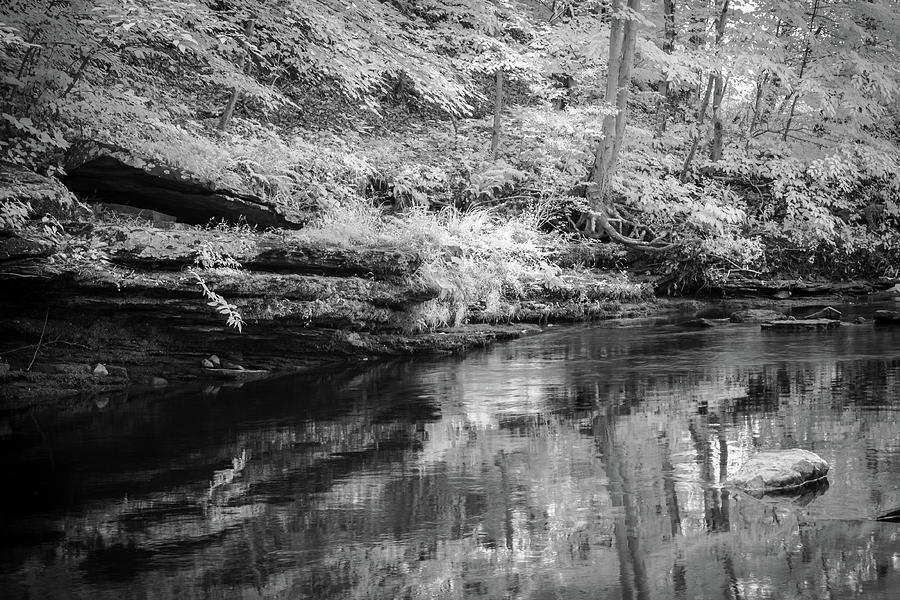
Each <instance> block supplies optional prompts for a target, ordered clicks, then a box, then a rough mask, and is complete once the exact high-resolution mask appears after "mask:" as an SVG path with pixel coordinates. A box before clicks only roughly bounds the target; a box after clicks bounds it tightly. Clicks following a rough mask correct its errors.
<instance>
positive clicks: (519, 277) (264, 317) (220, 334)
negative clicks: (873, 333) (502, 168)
mask: <svg viewBox="0 0 900 600" xmlns="http://www.w3.org/2000/svg"><path fill="white" fill-rule="evenodd" d="M7 173H9V171H7ZM7 183H9V186H8V187H7V189H11V190H12V191H13V195H15V197H16V198H18V199H20V200H22V201H27V202H28V204H29V205H30V206H31V207H32V212H31V213H30V214H29V215H28V218H23V219H22V220H21V222H20V223H19V225H18V227H16V228H15V229H9V228H7V229H6V230H5V231H4V233H3V235H2V236H0V290H2V291H0V311H2V314H3V315H4V318H3V319H0V377H2V378H3V384H2V386H0V406H2V407H3V408H4V409H5V410H17V409H22V408H27V407H30V406H34V405H37V404H41V405H46V404H51V403H56V402H63V403H64V402H69V401H73V399H76V398H84V397H98V398H105V397H113V396H116V397H120V396H121V395H122V393H128V391H129V390H132V391H134V392H135V393H143V392H145V391H148V390H149V391H150V392H152V391H153V390H159V389H161V388H164V387H165V386H168V385H170V384H183V383H185V382H191V381H193V382H199V383H208V384H209V385H212V386H215V385H217V384H218V383H221V382H229V383H232V384H233V383H234V382H237V383H240V382H241V381H246V380H248V379H254V378H260V377H267V376H272V375H277V374H280V373H289V372H295V371H301V370H308V369H315V368H322V367H325V366H327V365H332V364H338V363H342V362H343V363H348V362H349V363H352V362H357V361H365V360H369V359H372V358H379V357H402V356H412V355H424V354H459V353H463V352H466V351H468V350H470V349H472V348H478V347H483V346H486V345H488V344H491V343H493V342H496V341H501V340H508V339H514V338H516V337H519V336H522V335H526V334H532V333H537V332H539V331H541V330H542V328H543V327H544V326H546V325H548V324H552V323H562V322H587V321H602V320H610V319H639V318H646V317H653V316H660V315H665V314H671V313H678V312H681V313H684V314H685V318H686V319H689V318H691V317H703V316H704V315H705V313H704V310H706V311H707V312H708V311H709V310H710V309H709V308H708V306H707V304H704V302H700V301H696V300H691V299H683V298H678V297H669V298H665V297H660V296H658V295H657V294H658V293H659V279H658V277H657V276H654V274H653V273H652V272H651V271H647V272H643V271H641V272H631V273H626V272H625V271H623V270H620V269H618V268H616V266H618V265H619V264H620V262H619V261H621V260H622V256H621V254H622V253H621V251H617V250H616V247H615V245H614V244H600V243H596V242H586V241H583V240H581V241H579V240H577V239H575V238H571V237H565V236H561V235H559V234H552V233H541V232H540V231H539V230H538V229H537V228H536V227H534V226H533V224H529V223H525V222H523V221H521V220H517V219H504V220H500V219H497V218H494V217H493V216H492V215H490V214H489V213H487V212H483V211H470V212H466V213H461V212H458V211H451V210H447V211H442V212H439V213H434V212H427V211H418V212H416V211H412V212H407V213H405V214H402V215H395V214H391V213H386V212H384V211H382V210H380V209H377V208H374V207H371V206H370V207H368V208H367V207H365V206H363V205H356V206H351V207H349V208H343V209H342V208H335V209H333V210H332V211H330V212H328V213H325V214H324V215H322V216H320V218H319V219H318V220H312V221H311V222H310V223H309V224H308V225H307V226H305V227H304V228H302V229H300V230H289V229H267V230H259V229H258V228H254V227H250V226H247V225H228V224H224V223H220V224H217V225H209V226H196V225H187V224H183V223H178V222H174V221H173V220H171V219H166V218H161V217H160V215H158V214H156V213H152V212H151V213H150V214H145V213H140V212H139V211H138V212H127V211H123V209H122V208H121V207H114V208H110V207H109V206H108V205H94V207H93V208H88V207H87V206H86V205H83V204H81V203H80V202H79V201H78V200H77V199H76V198H75V197H74V196H72V195H71V193H69V192H68V190H66V188H64V187H62V186H61V185H59V184H58V182H56V181H55V180H53V179H50V178H42V177H40V176H37V175H34V174H31V175H29V176H28V178H25V177H22V176H19V175H16V176H15V177H13V178H12V179H11V180H10V181H9V182H7ZM896 283H897V282H896V281H895V280H891V279H887V278H885V279H880V280H877V281H856V282H841V283H834V282H816V283H811V282H803V281H800V280H775V279H759V280H751V279H746V278H739V277H731V278H729V279H727V280H725V281H724V282H723V284H722V285H721V286H720V287H718V288H715V289H713V288H710V289H708V290H706V291H707V292H708V296H707V298H706V300H705V301H706V302H707V303H708V302H709V301H716V302H718V301H721V300H722V299H724V298H730V299H732V300H731V302H732V304H731V305H732V306H733V307H734V308H735V309H737V308H741V307H744V308H746V307H769V308H776V309H777V310H779V311H780V312H782V313H784V314H790V312H791V307H793V306H796V307H803V306H815V305H825V304H839V303H842V302H844V301H845V300H844V299H845V298H847V297H853V298H866V297H870V296H871V295H872V294H877V293H881V292H882V291H883V290H888V289H889V288H890V287H891V286H893V285H895V284H896ZM654 290H656V292H657V293H654ZM711 310H713V311H715V310H716V309H711ZM719 310H721V309H719ZM718 316H728V315H718ZM632 322H634V321H632Z"/></svg>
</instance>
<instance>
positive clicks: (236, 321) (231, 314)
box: [188, 268, 245, 333]
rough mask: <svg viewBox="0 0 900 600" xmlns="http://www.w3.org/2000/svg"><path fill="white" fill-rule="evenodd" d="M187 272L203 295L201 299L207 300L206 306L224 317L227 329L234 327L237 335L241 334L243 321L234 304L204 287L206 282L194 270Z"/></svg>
mask: <svg viewBox="0 0 900 600" xmlns="http://www.w3.org/2000/svg"><path fill="white" fill-rule="evenodd" d="M188 271H189V272H190V273H191V275H193V276H194V278H195V279H196V280H197V285H199V286H200V291H201V293H202V294H203V297H204V298H206V299H207V300H208V302H207V303H206V304H207V306H211V307H212V308H213V309H214V310H215V311H216V312H217V313H219V314H220V315H222V316H224V317H225V324H226V325H228V326H229V327H234V328H235V329H237V330H238V333H241V332H243V329H244V325H245V323H244V319H243V318H241V314H240V313H239V312H238V310H237V306H235V305H234V304H230V303H229V302H228V301H227V300H226V299H225V298H223V297H222V296H220V295H219V294H217V293H215V292H214V291H212V290H211V289H209V286H207V285H206V282H205V281H204V280H203V277H201V276H200V273H198V272H197V271H196V270H194V269H192V268H189V269H188Z"/></svg>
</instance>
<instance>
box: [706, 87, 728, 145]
mask: <svg viewBox="0 0 900 600" xmlns="http://www.w3.org/2000/svg"><path fill="white" fill-rule="evenodd" d="M726 89H728V79H725V80H723V79H722V74H721V73H719V74H717V75H716V85H715V89H714V90H713V106H712V114H713V138H712V145H711V146H710V150H709V159H710V160H711V161H713V162H717V161H719V160H721V158H722V147H723V145H724V133H725V132H724V127H723V126H722V116H721V114H720V109H721V107H722V98H723V97H724V96H725V90H726Z"/></svg>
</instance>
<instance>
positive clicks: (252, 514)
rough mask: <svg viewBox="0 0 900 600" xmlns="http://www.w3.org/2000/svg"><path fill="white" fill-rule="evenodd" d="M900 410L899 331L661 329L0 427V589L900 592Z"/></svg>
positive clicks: (347, 594) (551, 338)
mask: <svg viewBox="0 0 900 600" xmlns="http://www.w3.org/2000/svg"><path fill="white" fill-rule="evenodd" d="M208 391H214V390H208ZM898 409H900V330H898V329H891V328H876V327H872V326H860V327H846V328H843V329H840V330H838V331H834V332H817V333H809V334H806V333H793V334H779V333H770V332H760V331H759V329H758V328H757V327H754V326H725V327H721V328H716V329H712V330H705V331H700V332H697V331H684V330H680V329H678V328H677V327H672V326H667V327H658V328H654V329H603V328H592V329H568V330H560V331H556V332H554V333H550V334H545V335H542V336H537V337H532V338H527V339H524V340H520V341H518V342H515V343H512V344H508V345H503V346H498V347H496V348H494V349H492V350H490V351H486V352H483V353H479V354H474V355H470V356H468V357H466V358H464V359H445V360H441V361H411V362H404V363H395V364H380V365H376V366H373V367H372V368H369V369H362V368H360V369H357V370H349V371H345V372H336V373H330V374H326V375H318V376H315V377H312V376H304V377H296V378H286V379H279V380H273V381H264V382H256V383H254V384H248V385H246V386H245V387H244V388H240V389H237V388H234V389H230V388H222V389H221V390H218V392H217V393H215V394H210V393H207V394H206V395H202V394H194V393H188V392H184V393H181V394H180V395H174V396H171V397H168V398H162V399H160V398H157V399H153V400H152V401H131V402H126V403H121V402H118V403H117V402H109V403H105V402H102V401H98V402H97V403H95V404H92V405H90V407H89V408H84V407H82V408H80V409H78V410H72V411H70V412H67V413H65V414H61V415H60V414H55V415H54V414H42V413H34V414H26V415H17V416H14V417H8V418H7V419H6V422H4V423H2V424H0V425H2V427H0V444H2V449H3V463H2V467H3V473H4V475H5V478H6V480H7V482H12V483H13V485H7V486H5V491H4V493H3V494H0V497H2V500H0V510H2V515H3V524H2V529H0V534H2V537H3V540H4V542H3V549H2V552H0V596H3V597H7V598H18V597H76V596H77V597H91V598H122V597H142V598H149V597H153V598H157V597H158V598H167V597H177V598H189V597H228V598H231V597H244V598H256V597H284V598H410V599H418V598H528V599H539V598H588V597H590V598H639V599H644V598H647V599H650V598H661V599H662V598H684V599H691V600H693V599H699V598H716V599H718V598H744V599H753V598H811V599H812V598H824V597H830V598H857V597H860V598H861V597H865V598H896V597H897V596H898V594H900V524H895V523H879V522H875V521H872V520H871V519H870V517H871V516H873V515H875V514H877V513H880V512H883V511H886V510H889V509H892V508H895V507H898V506H900V422H898V415H900V412H898ZM794 446H799V447H803V448H807V449H810V450H813V451H815V452H817V453H819V454H821V455H822V456H823V457H824V458H825V459H826V460H828V461H829V462H830V463H831V465H832V470H831V473H830V474H829V482H828V483H829V485H828V486H823V487H819V488H817V489H814V490H807V491H806V492H805V493H803V494H797V495H795V496H788V497H775V498H770V497H766V498H763V499H755V498H752V497H750V496H747V495H745V494H743V493H740V492H737V491H735V490H733V489H730V488H729V487H728V486H726V485H723V482H724V481H725V480H726V479H727V477H728V475H729V474H730V473H732V472H733V471H734V470H735V469H736V468H737V467H738V466H739V465H740V464H741V463H742V462H743V461H744V460H745V459H746V457H747V456H748V455H749V454H750V453H752V452H753V451H754V450H755V449H757V448H765V449H770V448H779V447H794Z"/></svg>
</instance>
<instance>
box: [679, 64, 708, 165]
mask: <svg viewBox="0 0 900 600" xmlns="http://www.w3.org/2000/svg"><path fill="white" fill-rule="evenodd" d="M714 85H715V75H710V76H709V82H708V83H707V84H706V92H704V94H703V99H702V100H700V106H698V107H697V124H696V125H695V130H694V135H693V139H692V140H691V149H690V150H689V151H688V154H687V156H685V157H684V164H683V165H682V166H681V179H682V180H684V178H685V177H686V176H687V172H688V169H690V167H691V162H693V160H694V155H695V154H697V146H699V145H700V138H702V137H703V121H704V119H705V118H706V109H707V107H708V106H709V97H710V95H711V94H712V89H713V86H714Z"/></svg>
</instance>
